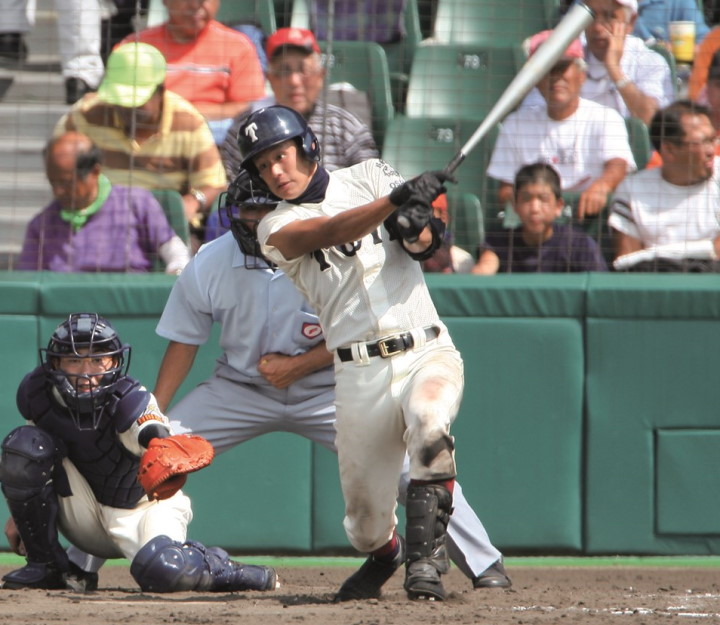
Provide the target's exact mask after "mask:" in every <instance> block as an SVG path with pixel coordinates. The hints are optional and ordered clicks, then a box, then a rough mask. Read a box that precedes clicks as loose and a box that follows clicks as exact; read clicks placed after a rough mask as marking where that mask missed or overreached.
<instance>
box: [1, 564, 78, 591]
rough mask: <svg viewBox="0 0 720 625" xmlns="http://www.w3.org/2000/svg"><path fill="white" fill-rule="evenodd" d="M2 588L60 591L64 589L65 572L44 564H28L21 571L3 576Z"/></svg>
mask: <svg viewBox="0 0 720 625" xmlns="http://www.w3.org/2000/svg"><path fill="white" fill-rule="evenodd" d="M2 587H3V588H7V589H8V590H18V589H20V588H44V589H45V590H61V589H64V588H66V585H65V571H61V570H60V569H58V568H57V567H55V566H53V565H52V564H46V563H44V562H28V563H27V564H26V565H25V566H24V567H22V568H21V569H17V570H15V571H11V572H10V573H8V574H7V575H5V576H3V578H2Z"/></svg>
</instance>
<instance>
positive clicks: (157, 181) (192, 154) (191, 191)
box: [55, 43, 227, 239]
mask: <svg viewBox="0 0 720 625" xmlns="http://www.w3.org/2000/svg"><path fill="white" fill-rule="evenodd" d="M165 72H166V64H165V59H164V57H163V55H162V54H161V53H160V52H159V50H158V49H157V48H154V47H153V46H151V45H149V44H146V43H128V44H123V45H121V46H118V47H117V48H115V50H114V51H113V52H112V54H111V55H110V57H109V58H108V62H107V71H106V73H105V77H104V78H103V80H102V82H101V83H100V87H99V88H98V91H97V93H90V94H87V95H86V96H85V97H84V98H83V99H82V100H80V101H78V102H77V103H76V104H75V105H74V106H73V107H72V108H71V109H70V111H69V112H68V113H67V114H66V115H64V116H63V117H62V118H61V119H60V121H59V122H58V123H57V125H56V127H55V134H56V135H58V134H61V133H63V132H65V131H68V130H77V131H79V132H82V133H84V134H86V135H87V136H89V137H90V138H91V139H92V141H93V142H94V143H95V144H96V145H97V146H98V147H99V148H100V150H101V151H102V153H103V172H104V174H105V175H106V176H107V177H108V178H109V179H110V181H111V182H112V183H114V184H120V185H124V186H128V187H144V188H146V189H174V190H176V191H179V192H180V193H181V194H182V196H183V202H184V204H185V215H186V217H187V219H188V221H189V222H190V225H191V227H193V226H194V227H195V228H196V229H198V230H199V228H200V227H201V225H202V223H203V222H204V217H205V216H206V215H207V213H208V211H209V210H210V207H211V205H212V202H213V200H214V199H215V197H216V196H217V195H218V193H220V191H222V190H223V189H224V188H225V186H226V184H227V180H226V177H225V171H224V170H223V167H222V161H221V160H220V153H219V152H218V149H217V146H216V145H215V141H214V140H213V137H212V134H211V132H210V129H209V128H208V126H207V123H206V122H205V118H204V117H203V116H202V115H201V114H200V113H199V112H198V111H197V109H195V107H193V105H192V104H190V103H189V102H188V101H187V100H184V99H183V98H181V97H180V96H179V95H177V94H176V93H173V92H172V91H168V90H167V89H165V85H164V81H165ZM198 236H199V237H200V239H201V234H199V233H198Z"/></svg>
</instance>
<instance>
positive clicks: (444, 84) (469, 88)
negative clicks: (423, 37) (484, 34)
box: [405, 43, 524, 120]
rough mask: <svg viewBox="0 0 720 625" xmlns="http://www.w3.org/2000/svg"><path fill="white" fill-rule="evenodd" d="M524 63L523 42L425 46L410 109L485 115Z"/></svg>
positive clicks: (414, 73) (415, 113) (420, 113)
mask: <svg viewBox="0 0 720 625" xmlns="http://www.w3.org/2000/svg"><path fill="white" fill-rule="evenodd" d="M523 62H524V55H523V52H522V49H521V47H520V46H516V47H514V48H512V50H508V48H507V47H502V48H499V47H494V46H486V45H475V44H465V43H463V44H445V45H421V46H420V47H418V49H417V51H416V52H415V58H414V60H413V65H412V70H411V72H410V83H409V86H408V93H407V100H406V103H405V113H406V115H407V116H408V117H453V116H457V117H460V118H464V119H478V120H480V119H483V118H484V117H485V115H486V114H487V113H488V111H490V109H491V108H492V106H493V105H494V104H495V102H497V100H498V98H499V97H500V95H501V94H502V93H503V91H505V88H506V87H507V86H508V85H509V84H510V82H511V81H512V80H513V78H514V77H515V75H516V74H517V71H518V69H519V68H520V67H522V64H523Z"/></svg>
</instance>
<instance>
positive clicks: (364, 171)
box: [258, 159, 438, 350]
mask: <svg viewBox="0 0 720 625" xmlns="http://www.w3.org/2000/svg"><path fill="white" fill-rule="evenodd" d="M402 182H403V179H402V178H401V177H400V175H399V174H398V173H397V172H396V171H395V170H394V169H393V168H392V167H391V166H390V165H388V164H387V163H385V162H384V161H382V160H379V159H370V160H368V161H365V162H363V163H359V164H358V165H353V166H352V167H348V168H346V169H340V170H337V171H333V172H330V182H329V184H328V187H327V191H326V194H325V199H324V200H323V202H322V203H320V204H302V205H300V206H298V205H294V204H290V203H288V202H281V203H280V205H279V206H278V207H277V208H276V209H275V210H274V211H273V212H271V213H269V214H268V215H267V216H265V217H264V218H263V220H262V221H261V222H260V226H259V227H258V239H259V240H260V243H261V244H262V250H263V254H265V255H266V256H267V257H268V258H269V259H270V260H272V261H273V262H275V263H277V264H278V266H279V267H281V268H282V269H283V270H284V271H285V272H286V273H287V275H288V276H289V277H290V278H291V279H292V280H293V282H294V283H295V285H296V286H297V287H298V288H299V289H300V290H301V291H303V293H304V294H305V296H306V297H307V299H308V300H309V301H310V303H311V304H312V306H313V307H314V308H315V309H316V310H318V311H320V313H319V314H320V323H321V325H322V327H323V330H324V332H325V339H326V341H327V346H328V349H330V350H334V349H336V348H337V347H340V346H343V345H348V344H350V343H353V342H355V341H368V340H371V339H373V338H379V337H383V336H386V335H388V334H393V333H396V332H401V331H406V330H409V329H411V328H418V327H422V326H427V325H431V324H434V323H438V315H437V312H436V310H435V306H434V304H433V302H432V300H431V299H430V293H429V291H428V289H427V287H426V286H425V280H424V277H423V273H422V268H421V267H420V264H419V263H418V262H417V261H415V260H413V259H412V258H410V256H409V255H408V253H407V252H406V251H405V250H404V249H403V248H402V246H401V245H400V244H399V243H398V242H397V241H391V240H390V235H389V233H388V231H387V230H386V229H385V227H384V226H380V227H378V228H377V230H375V231H374V232H372V233H371V234H368V235H367V236H365V237H363V238H362V239H361V240H359V241H355V242H354V243H348V244H345V245H341V246H337V247H334V248H331V249H322V250H318V251H317V252H315V253H313V254H306V255H304V256H301V257H299V258H295V259H293V260H290V261H288V260H286V259H285V258H284V257H283V255H282V254H281V253H280V252H279V250H277V249H276V248H274V247H272V246H270V245H267V243H266V241H267V239H268V237H269V236H270V235H271V234H272V233H273V232H276V231H278V230H280V229H281V228H282V227H283V226H285V225H287V224H289V223H291V222H292V221H295V220H298V219H312V218H313V217H319V216H323V215H324V216H328V217H332V216H333V215H336V214H337V213H339V212H341V211H345V210H347V209H349V208H352V207H355V206H361V205H363V204H368V203H370V202H372V201H374V200H376V199H378V198H380V197H384V196H386V195H388V194H389V193H390V192H391V191H392V189H393V188H394V187H396V186H398V185H400V184H401V183H402Z"/></svg>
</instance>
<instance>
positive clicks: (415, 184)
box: [390, 171, 457, 206]
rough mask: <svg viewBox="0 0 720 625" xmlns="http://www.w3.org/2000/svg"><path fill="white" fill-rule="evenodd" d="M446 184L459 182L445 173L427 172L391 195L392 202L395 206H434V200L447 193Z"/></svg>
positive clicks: (409, 181)
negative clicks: (412, 204) (413, 204)
mask: <svg viewBox="0 0 720 625" xmlns="http://www.w3.org/2000/svg"><path fill="white" fill-rule="evenodd" d="M446 182H457V181H456V180H455V178H453V176H451V175H450V174H448V173H446V172H444V171H426V172H423V173H422V174H420V175H419V176H416V177H415V178H413V179H412V180H408V181H407V182H405V183H403V184H402V185H401V186H399V187H398V188H397V189H393V190H392V192H391V193H390V201H391V202H392V203H393V204H395V206H402V205H403V204H408V203H409V202H411V201H412V203H416V204H428V205H429V204H432V203H433V200H434V199H435V198H436V197H438V195H442V194H443V193H445V192H446V191H447V189H446V188H445V187H444V186H443V185H444V184H445V183H446Z"/></svg>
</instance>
